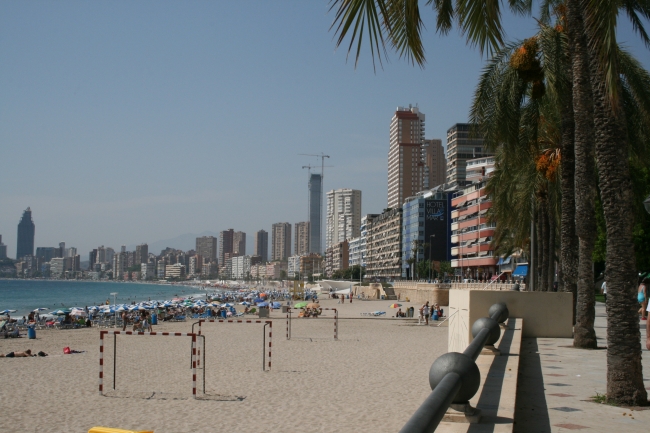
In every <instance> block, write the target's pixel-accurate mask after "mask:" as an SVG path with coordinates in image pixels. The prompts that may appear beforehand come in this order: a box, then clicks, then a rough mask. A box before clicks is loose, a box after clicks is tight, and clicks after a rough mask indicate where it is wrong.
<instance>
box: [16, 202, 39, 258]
mask: <svg viewBox="0 0 650 433" xmlns="http://www.w3.org/2000/svg"><path fill="white" fill-rule="evenodd" d="M35 232H36V225H35V224H34V221H32V209H31V208H29V207H28V208H27V209H25V211H24V212H23V216H22V218H21V219H20V222H19V223H18V239H17V243H16V260H19V259H21V258H22V257H25V256H33V255H34V234H35Z"/></svg>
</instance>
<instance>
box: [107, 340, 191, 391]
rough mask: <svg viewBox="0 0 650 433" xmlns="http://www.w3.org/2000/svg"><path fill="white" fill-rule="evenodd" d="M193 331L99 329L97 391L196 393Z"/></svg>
mask: <svg viewBox="0 0 650 433" xmlns="http://www.w3.org/2000/svg"><path fill="white" fill-rule="evenodd" d="M196 341H197V338H196V335H195V334H191V333H174V332H151V333H149V332H146V333H143V332H130V331H126V332H124V331H101V332H100V353H99V392H100V394H102V395H105V396H108V397H131V398H144V399H185V398H192V397H195V396H196V393H197V388H198V385H197V375H196V369H195V367H196V365H195V361H196V360H195V353H196V349H197V345H196Z"/></svg>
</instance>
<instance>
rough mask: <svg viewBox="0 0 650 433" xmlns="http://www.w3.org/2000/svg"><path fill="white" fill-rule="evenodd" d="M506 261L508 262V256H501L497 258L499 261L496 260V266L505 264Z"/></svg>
mask: <svg viewBox="0 0 650 433" xmlns="http://www.w3.org/2000/svg"><path fill="white" fill-rule="evenodd" d="M508 263H510V256H508V258H507V259H504V258H503V257H501V258H500V259H499V261H498V262H497V266H499V265H507V264H508Z"/></svg>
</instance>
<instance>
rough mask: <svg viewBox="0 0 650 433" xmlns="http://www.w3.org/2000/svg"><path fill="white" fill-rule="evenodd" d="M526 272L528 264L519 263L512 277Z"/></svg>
mask: <svg viewBox="0 0 650 433" xmlns="http://www.w3.org/2000/svg"><path fill="white" fill-rule="evenodd" d="M527 274H528V265H519V266H517V269H516V270H515V271H514V272H513V273H512V276H513V277H525V276H526V275H527Z"/></svg>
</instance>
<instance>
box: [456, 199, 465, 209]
mask: <svg viewBox="0 0 650 433" xmlns="http://www.w3.org/2000/svg"><path fill="white" fill-rule="evenodd" d="M465 203H467V200H464V201H461V202H460V203H458V204H457V205H456V208H459V207H463V206H465Z"/></svg>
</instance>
